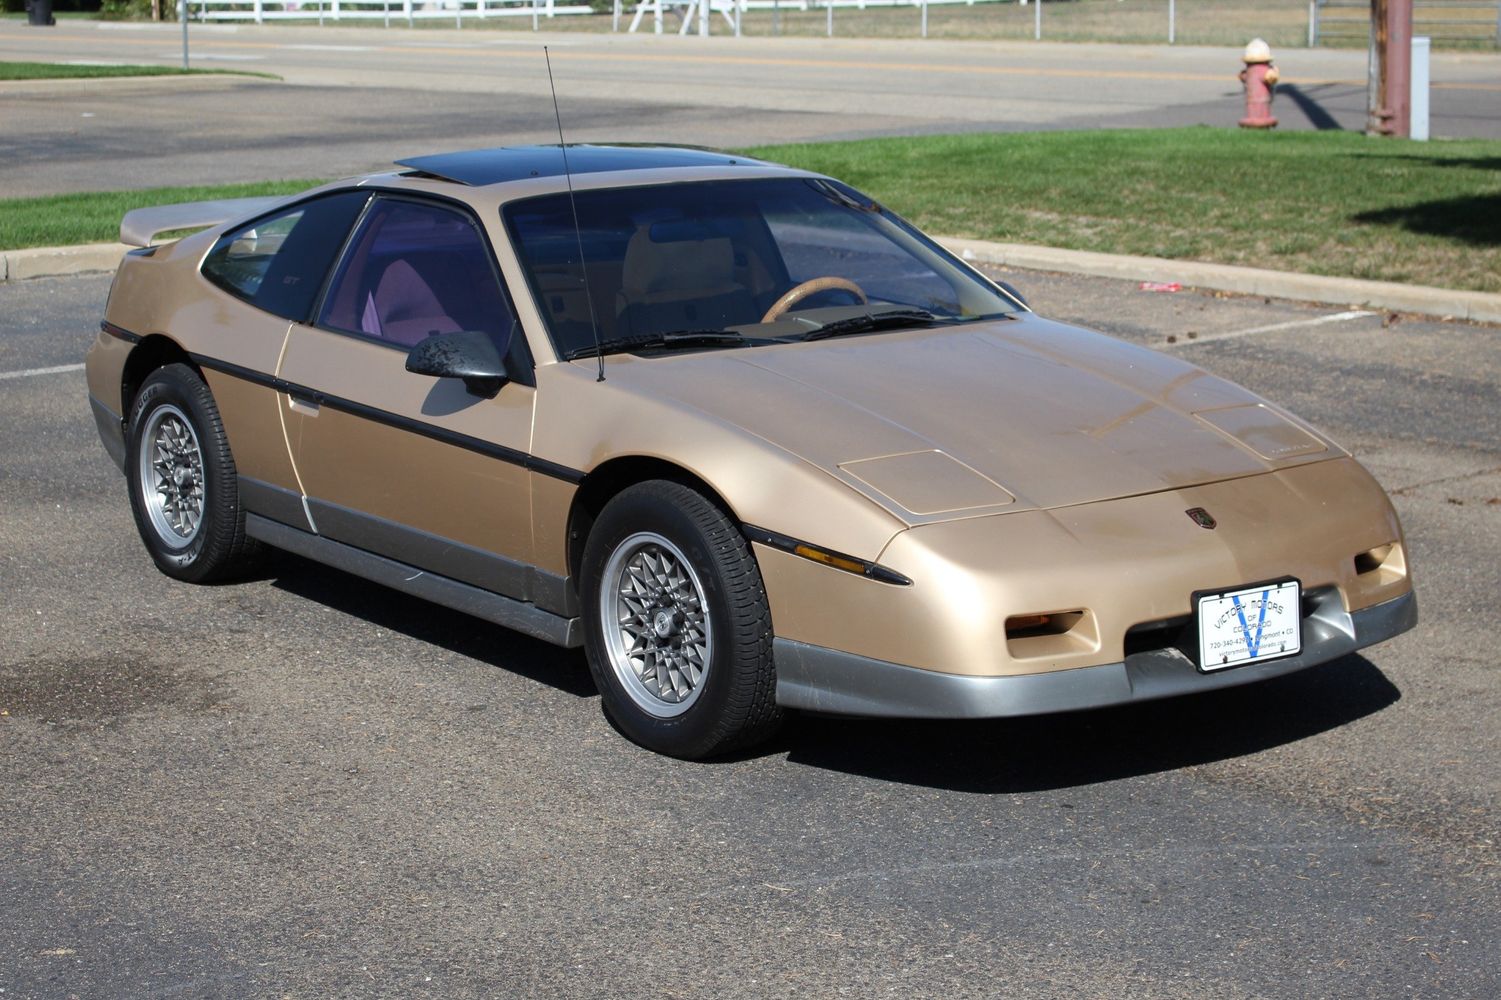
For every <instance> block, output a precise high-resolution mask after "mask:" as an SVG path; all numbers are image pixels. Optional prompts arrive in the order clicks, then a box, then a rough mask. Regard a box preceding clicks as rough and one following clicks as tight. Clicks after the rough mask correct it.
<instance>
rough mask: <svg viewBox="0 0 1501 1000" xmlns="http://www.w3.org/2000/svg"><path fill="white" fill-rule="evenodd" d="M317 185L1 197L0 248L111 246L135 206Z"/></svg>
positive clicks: (296, 183) (285, 191)
mask: <svg viewBox="0 0 1501 1000" xmlns="http://www.w3.org/2000/svg"><path fill="white" fill-rule="evenodd" d="M318 183H320V182H319V181H313V180H296V181H265V182H261V183H256V184H224V185H219V186H216V187H177V188H148V189H146V190H142V191H98V192H93V193H90V194H64V195H54V196H51V197H47V198H0V249H5V250H19V249H21V248H24V247H53V246H70V245H73V244H76V243H107V242H110V241H111V240H118V239H119V238H120V217H121V216H123V215H124V214H125V213H126V212H128V211H130V210H131V209H133V208H144V207H146V206H148V205H170V204H172V203H174V202H180V201H210V200H212V199H215V198H255V197H260V196H262V195H273V194H295V193H297V192H298V191H303V190H306V189H307V188H310V187H312V186H313V185H314V184H318Z"/></svg>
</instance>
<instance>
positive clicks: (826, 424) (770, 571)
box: [88, 166, 1411, 676]
mask: <svg viewBox="0 0 1501 1000" xmlns="http://www.w3.org/2000/svg"><path fill="white" fill-rule="evenodd" d="M752 176H756V177H767V176H803V175H802V174H801V173H800V172H796V171H788V170H781V169H776V168H769V167H746V166H742V167H735V168H692V169H672V170H665V171H636V172H631V173H629V174H592V175H586V176H579V177H576V178H575V180H574V183H575V186H576V187H578V188H579V189H588V188H593V187H609V186H618V185H622V184H654V183H662V182H664V181H691V180H696V179H721V178H738V177H752ZM361 183H363V184H366V185H371V186H380V187H385V188H396V189H402V190H406V191H409V192H412V193H417V194H420V193H430V194H435V195H441V196H442V197H445V198H449V199H460V200H463V201H465V202H466V203H468V204H469V205H470V207H471V208H472V209H473V210H474V211H475V213H476V214H477V216H478V217H479V219H480V220H481V222H482V224H483V226H484V227H485V229H486V231H487V233H488V235H489V237H490V240H491V242H492V244H493V248H494V250H495V253H496V258H497V260H498V262H499V264H500V270H501V274H502V276H503V278H504V280H505V281H506V283H507V285H508V287H509V290H510V292H511V295H512V299H513V302H514V306H515V308H516V312H517V317H518V320H519V323H520V330H521V332H522V335H524V336H525V337H526V338H527V342H528V345H529V347H530V350H531V353H532V355H533V357H534V359H535V361H536V370H535V377H536V387H535V389H533V388H530V387H528V386H525V385H520V384H516V383H511V384H508V385H506V386H505V387H504V388H503V389H502V390H501V392H500V394H499V395H498V396H497V397H496V398H495V399H493V400H483V399H478V398H477V397H474V396H470V395H468V394H467V393H466V392H465V391H464V389H463V387H462V385H461V384H459V383H458V382H457V381H455V380H435V379H432V378H429V377H425V376H418V375H412V374H409V373H407V372H405V371H404V370H403V362H404V356H403V355H402V354H401V353H400V352H399V351H393V350H391V349H389V348H388V347H384V346H380V345H377V344H374V343H371V342H368V341H363V340H361V339H359V338H356V337H349V336H344V335H339V334H332V333H327V332H324V331H319V330H314V329H309V328H306V327H301V326H292V327H291V328H290V332H289V329H288V327H289V325H288V324H286V323H285V322H284V321H281V320H275V319H274V318H272V317H268V316H266V315H265V314H263V313H259V312H257V311H256V310H254V309H253V308H251V307H250V306H248V305H245V304H243V303H241V302H239V301H238V300H236V299H235V298H233V297H232V296H230V295H228V294H226V293H224V292H222V291H220V290H219V289H217V288H215V287H214V286H212V285H210V284H209V283H208V282H206V281H205V280H204V279H203V278H202V277H201V276H200V275H199V274H198V271H197V265H198V263H199V262H200V260H201V259H202V257H203V255H204V253H205V252H206V251H207V250H208V248H209V247H210V246H211V245H212V243H213V241H214V239H215V238H216V237H217V236H218V235H219V233H220V232H222V231H223V230H224V228H227V227H219V228H218V229H213V230H209V231H206V232H205V233H202V234H199V235H196V236H193V237H190V238H188V239H185V240H182V241H180V242H178V243H175V244H170V245H168V246H165V247H163V248H161V249H160V250H159V251H158V252H157V253H156V254H155V255H154V256H152V257H127V258H126V260H125V262H124V263H123V264H122V266H121V269H120V273H119V277H118V279H117V283H116V287H115V290H114V292H113V294H112V295H111V298H110V302H109V306H108V311H107V316H106V318H107V319H108V320H109V321H110V322H113V323H115V324H117V325H119V326H120V327H123V328H125V329H127V330H130V331H132V332H134V333H136V334H139V335H141V336H150V335H156V334H160V335H165V336H167V337H170V338H171V339H172V340H174V341H175V342H176V343H178V344H179V345H181V346H182V347H183V348H184V349H185V350H187V351H189V352H193V353H195V354H201V355H203V356H206V357H210V358H214V359H217V360H219V361H223V362H228V363H230V364H233V365H239V366H243V367H245V368H248V369H251V370H253V371H255V372H260V373H264V374H266V375H268V376H269V375H278V376H279V377H281V378H282V379H284V380H286V381H288V382H292V383H297V384H300V385H303V386H307V387H310V388H312V389H313V390H316V391H317V392H321V393H325V394H327V395H328V396H330V397H339V398H341V399H344V400H349V401H352V402H353V403H356V404H360V405H363V406H368V407H373V408H375V409H377V410H380V411H383V412H385V413H387V414H391V415H394V416H395V417H398V418H402V419H406V420H410V421H416V422H419V423H422V424H425V425H429V426H431V427H435V428H442V429H444V430H447V431H451V432H455V433H460V434H464V435H468V436H470V437H472V438H477V439H480V440H482V441H485V442H489V443H492V444H494V445H498V446H502V447H504V448H506V449H510V450H511V451H512V452H514V453H516V454H517V455H531V456H535V458H537V459H540V460H543V461H545V462H548V463H555V464H556V465H557V466H562V467H564V468H565V469H571V470H577V472H579V473H582V474H584V475H585V476H587V474H588V473H589V472H590V471H591V470H594V469H597V468H599V467H600V466H602V465H604V464H605V463H607V462H610V461H612V460H615V459H622V458H650V459H656V460H660V461H663V462H668V463H671V464H672V465H674V466H677V467H678V468H681V469H683V470H685V471H686V472H688V473H690V474H692V475H694V476H697V477H698V478H699V479H701V480H703V481H704V482H706V483H708V484H709V485H710V487H711V488H712V489H713V490H714V491H715V492H716V493H717V494H718V495H719V497H720V498H722V499H723V501H724V502H725V503H726V505H727V506H728V507H729V508H730V511H731V512H732V513H733V515H734V516H735V517H736V518H738V519H739V520H740V521H741V522H742V523H744V524H749V525H755V526H758V527H760V528H764V529H767V530H769V531H772V532H777V533H780V534H783V535H786V536H789V537H791V538H794V539H800V540H805V541H808V542H810V543H812V544H814V545H816V546H819V547H822V548H826V549H829V550H834V551H837V552H841V553H846V554H848V555H850V556H853V557H855V558H857V559H861V560H866V561H878V562H879V563H881V564H882V565H883V566H886V567H888V568H890V569H892V570H894V571H896V572H898V573H901V574H903V575H905V576H907V577H908V578H910V579H911V580H912V581H913V583H912V585H911V586H907V587H903V586H895V585H890V584H886V583H881V582H877V581H874V580H871V579H868V578H865V577H861V576H857V575H854V574H851V573H847V572H842V571H840V570H837V569H832V568H829V567H827V566H823V565H819V564H817V563H814V562H811V561H809V560H807V559H804V558H799V557H797V556H793V555H790V554H788V553H786V552H783V551H780V550H778V549H774V548H771V547H769V546H766V545H762V544H759V543H758V544H756V545H755V546H754V552H755V555H756V558H757V560H758V561H759V564H760V567H761V571H762V575H763V578H764V580H765V584H766V589H767V594H768V597H769V600H770V603H771V610H772V618H773V622H774V626H775V630H776V634H777V636H778V637H779V638H786V639H792V640H797V641H799V642H803V643H808V644H811V645H815V646H823V647H829V648H832V649H835V650H840V651H844V652H849V653H854V654H859V655H861V656H866V657H871V658H874V659H879V660H882V661H887V662H891V663H898V664H905V665H908V666H912V667H918V668H922V669H925V670H929V671H938V672H943V673H948V674H959V675H969V676H1009V675H1018V674H1025V673H1040V672H1051V671H1058V670H1066V669H1069V668H1074V667H1085V666H1090V665H1094V664H1104V663H1114V662H1118V661H1120V660H1121V659H1122V657H1123V655H1124V645H1123V643H1124V636H1125V633H1126V630H1127V629H1128V628H1130V627H1131V626H1133V625H1137V624H1140V623H1144V622H1153V621H1160V620H1162V619H1167V618H1173V617H1176V616H1183V615H1187V614H1189V612H1190V610H1191V595H1192V593H1193V592H1194V591H1195V590H1199V589H1228V588H1234V587H1237V586H1241V585H1244V584H1248V583H1254V582H1260V581H1263V580H1268V579H1272V578H1278V577H1283V576H1294V577H1297V578H1298V579H1299V580H1300V581H1301V583H1302V584H1303V586H1304V588H1305V590H1307V589H1309V588H1315V587H1323V586H1332V587H1336V588H1338V591H1339V593H1340V595H1341V598H1342V600H1343V602H1344V604H1345V606H1346V608H1347V609H1348V610H1351V611H1354V610H1358V609H1360V608H1365V607H1370V606H1373V605H1376V604H1379V603H1382V602H1385V601H1389V600H1392V599H1394V598H1397V597H1400V596H1401V595H1403V594H1405V593H1408V592H1409V591H1410V590H1411V583H1410V580H1409V577H1408V572H1407V565H1406V561H1405V553H1404V551H1403V549H1402V533H1401V528H1400V526H1399V525H1398V523H1397V518H1396V515H1395V513H1394V512H1393V510H1392V507H1391V505H1390V503H1389V501H1388V500H1387V498H1386V496H1385V494H1384V493H1383V492H1382V490H1381V488H1380V487H1379V486H1378V485H1377V484H1376V483H1375V481H1374V480H1373V479H1372V478H1371V477H1370V475H1369V474H1368V473H1366V472H1365V470H1364V469H1362V468H1361V467H1360V466H1359V465H1358V464H1357V463H1356V462H1354V461H1353V460H1352V459H1350V458H1349V457H1348V456H1347V455H1346V454H1345V453H1344V452H1343V451H1341V450H1340V449H1339V448H1338V446H1336V445H1334V444H1333V443H1332V442H1330V441H1329V440H1328V439H1327V438H1325V437H1324V436H1323V435H1321V434H1319V433H1318V432H1317V431H1316V430H1314V429H1313V428H1311V427H1309V426H1307V425H1306V424H1304V423H1302V422H1301V421H1299V420H1297V418H1295V417H1292V416H1290V415H1289V414H1287V413H1285V412H1284V411H1282V410H1280V409H1279V408H1277V407H1275V406H1273V405H1271V404H1267V403H1265V402H1264V401H1262V400H1260V399H1259V398H1258V397H1256V396H1255V395H1254V394H1252V393H1250V392H1247V391H1246V390H1244V389H1242V388H1240V387H1238V386H1235V385H1233V384H1231V383H1229V382H1226V381H1224V380H1223V379H1220V378H1217V377H1215V376H1213V375H1210V374H1208V373H1206V372H1204V371H1202V370H1201V369H1198V368H1196V367H1194V366H1193V365H1191V364H1189V363H1187V362H1185V361H1183V360H1182V359H1180V358H1176V357H1172V356H1170V355H1167V354H1163V353H1159V352H1155V351H1151V350H1148V349H1145V348H1141V347H1137V346H1133V345H1130V344H1126V343H1123V342H1121V341H1117V340H1114V339H1112V338H1109V337H1105V336H1103V335H1100V334H1095V333H1091V332H1089V331H1086V330H1080V329H1077V328H1073V327H1069V326H1065V325H1062V324H1058V323H1052V322H1049V321H1047V320H1043V319H1040V318H1038V317H1036V316H1034V315H1032V314H1028V313H1023V314H1019V315H1018V316H1017V317H1015V318H1013V319H1007V320H999V321H995V322H990V323H985V324H976V325H974V326H969V327H963V328H956V329H936V330H918V331H909V332H891V333H883V334H875V335H868V336H854V337H849V338H842V339H831V340H826V341H821V342H817V343H807V344H787V345H777V346H769V347H758V348H749V349H740V350H733V351H712V350H710V351H700V352H691V353H681V354H675V355H668V356H661V357H636V356H631V355H616V356H611V357H609V358H607V359H606V361H605V369H606V372H607V376H608V377H607V380H606V381H604V382H599V381H596V374H595V364H594V361H593V360H592V359H591V360H589V361H588V362H580V363H568V362H560V361H558V359H557V357H556V354H555V353H554V350H553V347H552V344H551V341H550V340H549V338H548V336H547V334H546V331H545V328H544V326H543V323H542V320H541V317H540V314H539V312H538V310H537V308H536V306H535V304H534V303H533V302H532V301H531V297H530V294H529V291H528V286H527V283H526V281H525V280H524V276H523V274H522V272H521V268H520V265H519V264H518V261H517V257H516V254H515V252H514V250H513V248H512V247H511V245H510V243H509V239H508V235H507V234H506V232H505V229H504V226H503V225H502V222H501V214H500V208H501V206H502V205H503V204H504V203H505V202H506V201H508V200H510V199H514V198H519V197H528V196H531V195H537V194H547V193H554V192H558V191H561V190H563V189H564V179H563V178H561V177H538V178H531V179H527V180H522V181H515V182H510V183H504V184H495V185H490V186H488V187H478V188H468V187H463V186H462V185H457V184H452V183H447V182H442V181H437V180H431V179H424V178H406V177H402V176H400V175H398V174H383V175H377V176H373V177H370V178H367V179H365V180H364V181H362V182H361ZM284 348H285V356H283V351H284ZM129 349H130V347H129V345H127V344H124V343H123V342H122V341H119V340H116V339H114V338H111V337H107V336H101V338H100V339H99V341H98V342H97V343H96V344H95V346H94V347H93V349H91V351H90V354H89V359H88V379H89V387H90V391H91V392H93V393H94V394H95V395H96V396H98V398H99V399H101V400H102V401H104V402H105V403H106V404H109V405H112V406H118V407H120V408H121V412H123V404H122V401H121V400H120V372H121V370H122V368H123V365H124V363H125V359H126V357H127V355H128V352H129ZM208 378H209V383H210V386H211V388H212V390H213V392H214V395H215V398H216V400H217V401H218V402H219V406H220V409H221V411H222V412H223V415H224V418H225V423H226V426H227V427H228V428H229V434H230V440H231V446H232V448H233V450H234V453H235V456H236V459H237V461H238V462H239V463H240V467H241V472H242V473H244V474H246V475H252V476H255V477H256V478H260V479H263V480H265V481H267V482H270V483H272V484H275V485H278V486H282V487H284V488H287V489H290V490H296V491H299V492H300V491H301V490H302V489H306V491H307V495H308V496H309V497H311V498H313V499H317V500H323V501H326V502H329V503H332V504H337V505H339V506H342V507H347V508H351V509H354V510H358V511H362V512H364V513H367V514H369V515H372V516H374V517H378V518H382V519H385V520H387V521H392V522H396V523H398V524H401V525H407V526H410V527H413V528H418V529H420V530H422V531H424V532H427V533H430V534H433V535H437V536H440V537H441V538H446V539H452V540H454V541H457V542H461V543H463V544H465V545H468V546H472V547H474V548H477V549H480V550H482V551H484V552H489V553H494V554H497V555H501V556H504V557H506V558H507V559H510V560H514V561H517V562H521V563H526V564H530V565H533V566H536V567H537V568H539V569H541V570H544V571H547V572H549V573H551V574H554V575H556V576H559V577H562V576H566V575H568V566H569V561H568V551H569V545H570V540H569V539H568V537H567V533H568V525H569V513H570V507H571V505H572V503H573V501H574V497H575V495H576V493H577V487H576V486H575V485H574V484H573V483H570V482H566V481H562V480H560V479H557V478H554V477H551V476H548V475H546V474H544V473H541V472H537V471H531V470H528V469H526V468H523V466H522V465H520V464H517V463H516V462H515V461H506V460H504V459H502V458H497V457H495V456H493V455H486V454H481V453H479V452H478V451H475V450H470V449H466V448H463V447H460V446H457V445H455V444H451V443H446V442H442V441H436V440H433V439H431V438H430V437H425V436H423V435H422V434H420V433H416V432H414V431H413V430H411V429H404V428H401V427H393V426H390V425H389V424H388V423H381V422H379V421H376V420H371V419H369V418H368V417H367V416H362V415H360V414H359V413H351V412H345V411H344V410H342V409H340V408H339V407H338V406H337V405H333V404H330V403H324V404H323V405H317V400H316V399H313V400H307V399H302V400H298V399H294V398H292V397H290V396H288V395H286V394H284V393H278V392H277V391H276V390H274V389H272V388H268V387H262V386H255V385H252V384H250V383H246V382H243V381H241V380H238V379H236V378H233V377H231V376H226V375H222V374H218V373H209V375H208ZM283 426H285V428H286V433H285V434H283V432H282V427H283ZM912 455H918V456H934V455H941V456H947V457H948V460H947V464H944V462H943V461H941V460H935V459H933V458H918V459H914V460H908V461H911V462H913V463H914V465H913V466H912V467H911V468H908V469H905V470H904V469H902V468H901V462H900V461H898V462H897V464H896V465H889V466H887V467H886V468H885V469H882V468H881V465H882V461H887V460H890V459H891V457H892V456H912ZM872 460H882V461H875V462H873V461H872ZM294 462H295V464H296V471H297V473H298V474H300V484H299V475H297V474H294V472H293V463H294ZM925 463H927V464H925ZM893 471H894V472H896V473H901V475H896V476H895V478H894V479H893V477H892V475H888V474H887V473H892V472H893ZM903 475H923V476H924V477H925V478H924V481H923V482H922V483H921V484H920V488H913V489H910V490H904V489H903V487H902V484H901V482H900V479H901V478H902V476H903ZM1194 507H1203V508H1205V509H1206V510H1208V511H1209V512H1210V513H1211V514H1212V515H1213V517H1214V518H1215V519H1216V520H1217V522H1218V526H1217V527H1216V528H1215V529H1214V530H1206V529H1204V528H1201V527H1199V526H1198V525H1197V524H1195V523H1194V521H1193V520H1192V519H1190V518H1189V517H1188V516H1187V515H1186V514H1185V511H1186V510H1187V509H1190V508H1194ZM574 544H575V545H577V544H580V543H579V542H578V541H575V542H574ZM1383 547H1389V548H1383ZM1373 552H1374V553H1376V555H1371V554H1370V553H1373ZM1357 557H1361V558H1362V559H1363V560H1364V561H1363V562H1362V563H1361V564H1360V565H1363V566H1365V571H1363V572H1358V571H1357ZM1378 563H1379V565H1378ZM1073 612H1082V613H1081V614H1079V615H1078V616H1077V623H1076V624H1075V625H1074V627H1072V628H1071V629H1070V630H1069V633H1068V635H1067V637H1066V638H1065V639H1062V640H1060V641H1057V642H1052V643H1048V642H1043V643H1036V642H1032V641H1031V640H1026V641H1016V640H1013V641H1012V643H1011V644H1010V645H1008V641H1007V635H1006V632H1005V622H1006V619H1007V618H1008V617H1012V616H1027V615H1038V614H1050V613H1073ZM1068 620H1069V621H1075V619H1074V618H1068Z"/></svg>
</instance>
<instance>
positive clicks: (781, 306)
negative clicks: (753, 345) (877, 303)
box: [761, 275, 870, 323]
mask: <svg viewBox="0 0 1501 1000" xmlns="http://www.w3.org/2000/svg"><path fill="white" fill-rule="evenodd" d="M831 288H837V289H839V290H840V291H842V292H849V293H850V294H851V295H853V296H854V297H855V298H857V299H859V300H860V304H861V305H862V306H863V305H865V304H866V303H867V302H869V301H870V299H868V298H866V297H865V289H863V288H861V287H860V286H859V285H857V284H855V283H854V282H853V281H851V280H849V279H848V278H836V277H834V276H833V275H829V276H827V277H824V278H810V279H808V280H807V281H804V282H803V283H802V284H798V285H793V286H792V287H791V288H789V289H788V290H787V293H786V294H785V295H783V296H782V297H781V298H779V299H777V300H776V301H775V302H773V303H772V304H771V308H770V309H768V310H766V315H765V316H762V317H761V322H763V323H770V322H771V321H772V320H775V319H780V318H781V317H782V314H783V313H785V312H786V311H787V310H789V309H791V308H792V307H793V306H795V305H797V304H798V303H799V302H801V301H802V300H803V299H806V298H807V297H808V296H810V295H817V294H818V293H819V292H827V291H828V290H829V289H831Z"/></svg>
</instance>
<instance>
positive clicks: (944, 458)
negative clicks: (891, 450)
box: [839, 451, 1016, 515]
mask: <svg viewBox="0 0 1501 1000" xmlns="http://www.w3.org/2000/svg"><path fill="white" fill-rule="evenodd" d="M839 468H840V469H841V470H842V471H844V472H845V473H847V474H849V475H850V476H852V477H854V478H855V479H858V480H859V481H860V482H862V483H864V484H865V485H866V486H869V487H870V488H871V489H873V490H875V491H876V492H877V493H880V494H881V495H882V496H884V497H886V498H887V499H889V500H890V501H891V502H892V503H895V504H896V505H897V506H898V507H901V508H902V509H904V510H907V511H910V512H912V513H913V514H918V515H926V514H948V513H952V512H954V511H961V510H974V509H976V508H980V507H1002V506H1005V505H1006V504H1009V503H1012V502H1014V501H1015V500H1016V497H1014V496H1012V495H1011V494H1010V493H1008V492H1006V490H1004V489H1002V488H1001V487H1000V486H999V485H998V484H997V483H996V482H995V481H994V480H992V479H990V478H989V477H987V476H983V475H981V474H980V473H978V472H976V471H975V470H974V469H972V468H970V467H969V466H967V465H965V464H964V463H963V462H961V461H959V460H958V459H957V458H953V457H952V456H949V455H946V454H944V453H943V452H941V451H914V452H909V453H907V454H903V455H886V456H883V457H881V458H865V459H860V460H858V461H854V462H841V463H840V465H839Z"/></svg>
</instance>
